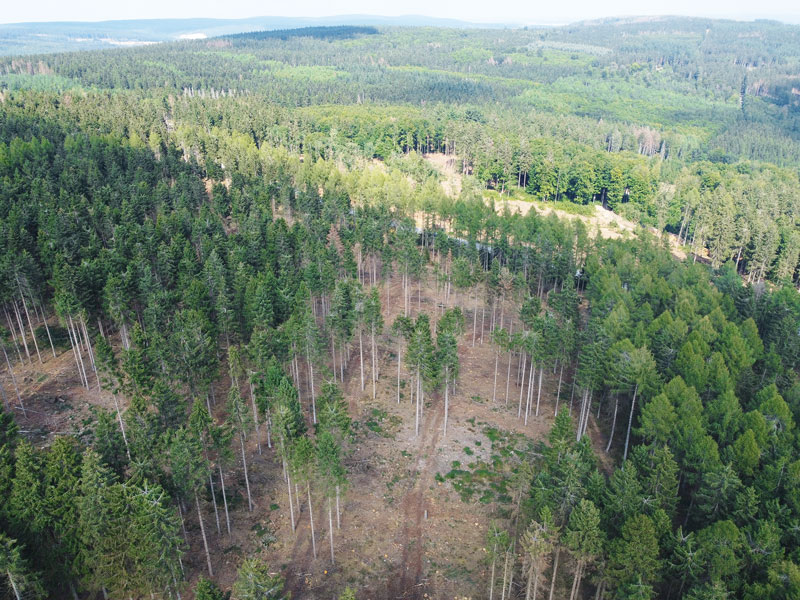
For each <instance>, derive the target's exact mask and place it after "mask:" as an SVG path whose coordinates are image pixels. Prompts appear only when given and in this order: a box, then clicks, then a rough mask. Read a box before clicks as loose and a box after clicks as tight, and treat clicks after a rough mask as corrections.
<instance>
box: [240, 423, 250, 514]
mask: <svg viewBox="0 0 800 600" xmlns="http://www.w3.org/2000/svg"><path fill="white" fill-rule="evenodd" d="M239 443H240V444H241V446H242V464H243V465H244V483H245V485H246V487H247V508H248V510H249V511H250V512H253V497H252V496H251V495H250V478H249V477H248V476H247V456H246V455H245V453H244V433H242V431H241V430H240V431H239Z"/></svg>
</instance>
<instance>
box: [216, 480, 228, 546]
mask: <svg viewBox="0 0 800 600" xmlns="http://www.w3.org/2000/svg"><path fill="white" fill-rule="evenodd" d="M217 467H218V468H219V485H220V488H222V503H223V504H224V505H225V525H226V526H227V527H228V536H230V535H231V517H230V514H229V513H228V496H227V495H226V494H225V478H224V477H223V476H222V465H221V464H220V465H217Z"/></svg>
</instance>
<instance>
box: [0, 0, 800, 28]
mask: <svg viewBox="0 0 800 600" xmlns="http://www.w3.org/2000/svg"><path fill="white" fill-rule="evenodd" d="M3 4H4V6H3V9H2V11H0V22H3V23H19V22H26V21H104V20H114V19H158V18H187V17H214V18H228V19H234V18H243V17H257V16H287V17H323V16H331V15H347V14H369V15H381V16H400V15H425V16H430V17H445V18H453V19H459V20H463V21H474V22H482V23H513V24H547V23H552V24H556V23H570V22H574V21H579V20H583V19H595V18H600V17H609V16H627V15H663V14H671V15H689V16H703V17H725V18H734V19H744V20H749V19H754V18H772V19H778V20H781V21H787V22H793V23H800V1H798V0H758V1H754V0H670V1H669V2H668V3H667V2H663V1H661V2H659V1H658V0H656V1H652V0H650V1H642V0H601V1H598V0H557V1H549V0H492V1H490V2H487V1H486V0H481V1H478V0H403V1H402V2H385V1H384V2H381V1H380V0H296V1H294V2H286V1H285V0H284V1H282V2H275V1H274V0H261V1H257V0H223V1H220V0H131V1H127V2H126V1H124V0H123V1H119V0H117V1H114V0H112V1H111V2H109V1H108V0H73V1H70V0H30V1H27V2H20V1H15V0H7V1H6V2H3Z"/></svg>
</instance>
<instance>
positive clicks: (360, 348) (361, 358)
mask: <svg viewBox="0 0 800 600" xmlns="http://www.w3.org/2000/svg"><path fill="white" fill-rule="evenodd" d="M362 338H363V333H362V331H361V328H360V327H359V329H358V358H359V367H360V369H361V391H362V392H363V391H364V342H363V339H362Z"/></svg>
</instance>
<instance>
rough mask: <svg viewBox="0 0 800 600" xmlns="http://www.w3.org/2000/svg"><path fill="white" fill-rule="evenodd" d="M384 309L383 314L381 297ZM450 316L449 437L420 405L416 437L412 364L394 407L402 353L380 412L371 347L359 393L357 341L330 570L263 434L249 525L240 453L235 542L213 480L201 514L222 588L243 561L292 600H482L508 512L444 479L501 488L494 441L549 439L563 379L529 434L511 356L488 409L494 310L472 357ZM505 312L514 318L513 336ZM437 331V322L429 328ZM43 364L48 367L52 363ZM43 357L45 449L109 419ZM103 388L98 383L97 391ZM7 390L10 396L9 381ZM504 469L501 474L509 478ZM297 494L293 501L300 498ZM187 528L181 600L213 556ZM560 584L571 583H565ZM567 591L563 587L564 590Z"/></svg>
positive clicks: (432, 411) (228, 477)
mask: <svg viewBox="0 0 800 600" xmlns="http://www.w3.org/2000/svg"><path fill="white" fill-rule="evenodd" d="M431 280H432V278H431ZM389 293H390V302H389V303H388V305H389V307H390V309H389V310H385V311H384V315H383V316H384V321H385V323H386V324H387V328H388V325H390V324H391V323H392V322H393V321H394V319H395V317H396V316H397V315H398V314H399V313H400V312H402V309H403V302H402V287H401V283H400V278H399V277H396V278H395V279H394V281H393V282H392V285H391V286H390V290H389ZM410 297H411V302H410V316H412V317H413V316H416V314H418V312H419V311H420V310H421V311H423V312H426V313H428V314H429V315H433V314H434V312H435V311H437V310H438V308H437V307H438V306H439V302H440V300H441V297H440V294H439V293H437V292H436V290H435V286H432V287H426V286H425V284H424V283H423V286H422V289H421V294H420V295H418V294H417V287H416V286H412V288H411V295H410ZM382 301H383V302H385V292H384V293H382ZM456 303H457V304H458V305H460V306H462V307H464V306H465V305H466V307H467V308H468V310H467V312H466V332H465V334H464V336H463V337H462V339H461V340H460V344H459V356H460V359H461V373H460V376H459V381H458V386H457V391H456V393H455V394H454V395H453V396H452V398H451V401H450V410H449V419H448V424H447V434H446V435H445V434H444V406H443V398H442V397H441V395H440V394H434V395H431V396H429V397H426V398H425V403H424V407H423V415H422V420H421V425H420V431H419V435H415V430H414V407H413V405H412V404H411V403H410V402H409V397H408V393H407V392H408V389H407V385H408V381H409V376H408V373H407V372H406V371H405V366H404V365H403V366H402V368H401V374H400V377H401V392H400V402H399V403H398V402H397V355H396V353H397V348H396V347H393V346H392V345H385V344H379V369H378V370H379V381H378V386H377V394H376V397H375V398H374V399H373V398H372V390H371V384H370V361H369V358H368V357H369V341H368V339H367V338H366V337H365V339H364V344H365V347H364V355H365V363H364V372H365V389H364V391H363V392H362V391H361V389H360V387H361V386H360V370H359V360H358V356H359V353H358V340H357V339H356V341H355V343H354V344H353V345H352V346H351V350H350V359H349V365H348V368H347V370H346V371H345V384H344V385H343V386H342V387H343V391H344V393H345V397H346V399H347V401H348V405H349V407H350V413H351V414H350V416H351V417H352V418H353V420H354V422H355V424H354V429H355V442H354V443H353V444H351V446H350V447H351V452H350V454H349V455H348V456H347V457H346V459H345V465H346V467H347V469H348V489H346V490H343V492H342V495H341V503H340V504H341V528H338V527H337V523H336V512H335V505H334V508H333V510H332V521H333V537H334V551H335V564H334V563H332V561H331V557H330V538H329V536H330V532H329V520H328V507H327V503H326V502H325V501H324V499H323V498H322V495H321V494H320V493H319V491H318V490H315V488H314V487H313V485H312V488H311V493H312V502H313V505H312V508H313V518H314V526H315V534H316V552H317V558H316V559H315V558H314V553H313V548H312V543H311V532H310V519H309V517H310V514H309V509H308V502H307V493H306V491H305V490H303V489H300V490H298V491H299V496H300V505H301V508H300V514H299V515H298V514H297V510H296V512H295V518H296V520H297V528H296V531H294V532H293V531H292V529H291V526H290V517H289V505H288V495H287V486H286V483H285V479H284V477H283V474H282V469H281V465H280V462H279V461H278V460H277V457H276V454H275V451H274V449H269V448H268V447H267V444H266V434H265V431H264V427H263V425H262V428H261V436H260V438H261V439H260V441H261V446H262V453H261V454H259V453H258V450H257V443H256V439H255V435H250V436H249V438H248V447H247V456H248V471H249V479H250V487H251V490H252V495H253V501H254V504H255V509H254V510H253V512H248V510H247V495H246V487H245V480H244V474H243V469H242V465H241V454H240V452H239V448H238V444H237V445H236V447H235V448H234V457H235V461H236V464H235V466H234V467H233V468H230V467H229V468H228V469H227V470H226V471H225V484H226V493H227V500H228V504H229V507H230V518H231V526H232V535H230V536H229V535H228V534H227V532H226V526H225V515H224V511H223V504H222V500H221V493H220V488H219V478H218V473H216V472H215V474H214V482H215V488H216V498H217V506H218V512H217V514H218V518H219V523H220V533H218V531H217V520H216V518H215V513H214V510H213V504H212V502H211V496H210V493H209V492H208V491H207V492H206V496H205V500H206V502H205V503H204V508H203V511H204V514H203V519H204V522H205V527H206V531H207V532H208V537H209V546H210V550H211V554H212V563H213V567H214V571H215V573H214V574H215V577H214V579H215V580H216V581H217V582H218V583H219V584H220V585H221V586H222V587H223V589H230V586H231V585H232V584H233V581H234V579H235V576H236V569H237V567H238V565H239V564H240V562H241V560H242V559H243V558H244V557H246V556H251V555H254V554H261V556H263V558H264V560H266V561H267V563H268V564H270V565H271V566H272V567H273V568H274V569H275V571H280V572H282V573H283V574H284V576H285V577H286V581H287V588H288V589H289V590H290V591H291V592H292V598H294V599H295V600H300V599H316V598H320V599H322V598H325V599H331V598H335V597H336V596H337V595H338V594H339V593H341V592H342V591H343V590H344V588H345V587H346V586H351V587H352V588H353V589H354V590H357V592H358V594H357V597H358V598H359V600H369V599H372V600H384V599H409V600H411V599H427V598H437V599H438V598H456V599H460V598H478V597H483V596H485V595H487V593H488V589H487V588H488V578H489V574H488V573H489V565H488V564H487V561H486V551H485V548H484V546H485V540H486V534H487V530H488V527H489V525H490V523H491V522H492V520H493V519H494V518H496V517H497V515H499V514H502V511H503V510H504V508H503V505H502V503H501V502H499V501H498V498H497V497H496V496H495V497H490V496H486V495H485V494H484V495H483V496H481V490H477V491H476V494H475V496H474V497H471V498H469V499H467V501H465V500H464V499H462V495H461V491H460V490H458V489H456V486H455V485H454V480H450V479H446V478H445V476H446V475H447V474H448V473H449V472H450V471H451V470H452V469H454V468H455V467H456V466H458V465H460V464H461V463H463V464H464V465H467V464H470V465H475V464H483V465H486V466H487V467H488V468H489V469H490V471H492V475H494V476H498V477H501V478H502V477H503V476H504V475H503V473H499V472H495V471H494V469H495V467H496V465H497V463H494V462H493V460H494V458H495V457H494V456H493V454H494V446H495V443H499V442H497V439H498V435H499V436H501V437H502V439H503V440H511V439H512V438H513V439H517V440H523V442H524V443H529V442H534V443H535V442H538V441H540V440H543V439H545V438H546V436H547V433H548V431H549V429H550V426H551V424H552V421H553V418H554V409H555V402H554V401H555V396H556V388H557V384H558V375H557V374H553V372H552V370H550V371H547V372H545V377H544V386H543V392H542V402H541V409H540V413H539V415H538V416H535V415H533V414H531V416H530V417H529V419H528V423H527V425H525V424H524V423H523V421H522V420H521V419H518V418H517V411H518V401H519V395H520V388H519V386H518V385H517V383H516V381H515V379H516V371H517V363H516V361H515V362H514V363H513V364H512V367H511V378H510V383H509V399H508V402H506V399H505V394H506V377H507V374H508V362H507V356H505V355H501V356H500V357H499V360H498V367H499V368H498V375H497V392H496V400H495V401H494V402H492V395H493V388H494V372H495V352H494V347H493V345H492V344H491V343H490V335H489V325H490V321H491V312H490V309H488V310H487V311H486V313H485V320H484V318H483V314H482V312H479V314H478V316H477V333H476V337H475V344H474V345H473V343H472V331H473V330H472V324H473V320H472V312H471V311H472V301H468V299H467V298H466V297H464V298H460V297H458V296H457V295H455V294H454V295H453V296H451V299H450V302H449V304H450V305H451V306H452V305H455V304H456ZM510 312H511V310H510V307H509V310H508V314H507V315H506V323H508V318H509V314H510ZM498 318H499V316H498ZM432 321H433V323H435V319H432ZM48 353H49V349H48ZM42 356H43V358H45V354H44V352H43V354H42ZM49 357H50V358H49V360H48V359H45V362H44V365H40V364H39V363H38V360H37V359H36V358H35V355H34V360H33V363H32V364H31V365H29V366H25V367H18V368H17V377H18V380H20V383H21V392H22V394H23V398H24V399H25V400H26V408H28V409H29V413H28V418H27V419H26V418H23V417H22V416H21V415H19V414H18V415H17V417H18V422H19V424H20V428H21V429H22V430H23V432H25V434H26V435H27V436H29V437H30V438H31V439H32V441H34V443H36V444H37V445H46V444H48V443H49V441H51V440H52V438H53V436H54V435H56V434H65V433H72V434H80V433H81V432H85V430H86V427H87V426H88V421H86V419H87V417H88V416H89V408H90V407H91V406H93V405H100V406H102V407H103V408H105V409H108V410H113V399H112V398H111V397H110V395H108V394H106V393H102V394H101V393H99V392H98V391H97V388H96V387H92V389H91V390H88V391H87V390H86V389H85V388H84V387H82V386H81V385H80V381H79V378H78V376H77V369H76V366H75V359H74V356H73V354H72V353H71V352H70V351H69V350H67V351H66V352H62V353H61V354H59V356H58V357H57V358H55V359H54V358H53V357H52V353H49ZM223 371H224V369H223ZM302 371H303V368H302V367H301V372H302ZM95 381H96V380H94V381H93V379H92V376H90V383H93V384H94V383H95ZM2 383H3V385H4V387H5V389H6V390H7V391H8V390H10V391H11V393H12V394H13V387H11V382H10V381H7V377H6V374H4V376H3V381H2ZM319 383H320V382H319V381H318V384H317V385H319ZM340 385H341V384H340ZM228 386H229V381H228V380H227V378H223V379H222V380H221V381H219V382H217V383H216V385H215V395H216V398H217V399H218V401H217V405H216V407H214V412H215V414H216V417H217V419H218V420H222V419H223V418H224V403H223V402H221V401H219V399H220V398H224V397H226V394H227V389H228ZM570 391H571V379H570V374H568V373H565V375H564V382H563V385H562V389H561V402H562V404H561V406H562V407H564V408H567V409H569V400H570V395H571V394H570ZM309 396H310V394H309V393H308V391H307V390H306V389H305V386H303V387H302V388H301V401H302V403H303V405H304V406H307V405H308V404H309V402H310V398H309ZM576 396H577V394H576ZM10 399H13V396H10ZM34 411H36V412H34ZM309 412H310V411H309ZM498 432H499V433H498ZM589 435H590V437H591V438H592V440H593V444H594V447H595V450H596V453H597V455H598V456H599V457H601V460H602V461H608V460H609V459H608V457H607V455H605V454H604V453H603V448H604V446H605V440H604V439H603V434H601V432H600V430H599V428H598V427H597V425H596V423H595V421H594V418H592V419H591V420H590V424H589ZM465 468H466V467H465ZM499 469H500V470H503V469H506V465H505V464H503V465H502V466H501V467H499ZM292 494H293V500H294V501H295V502H297V498H295V497H294V496H295V490H294V489H293V490H292ZM478 496H481V497H480V499H479V497H478ZM295 506H297V505H295ZM185 522H186V529H187V532H188V545H189V548H190V550H189V551H187V554H186V556H185V557H184V564H185V566H186V570H187V576H188V577H189V579H190V582H192V583H190V585H189V586H188V587H189V589H188V590H187V592H186V593H185V594H184V595H183V597H184V598H185V599H187V600H191V598H192V594H191V592H190V590H191V589H192V588H193V586H194V584H193V581H194V580H195V579H196V578H197V576H199V574H206V573H205V556H204V553H203V550H202V547H203V546H202V542H201V540H200V528H199V523H198V521H197V514H196V512H193V511H190V512H189V513H188V514H186V515H185ZM563 572H564V573H567V570H566V569H565V570H564V571H563ZM565 577H566V575H565ZM520 584H521V582H520ZM566 585H568V582H566V580H565V582H564V586H566ZM498 591H499V586H498Z"/></svg>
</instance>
